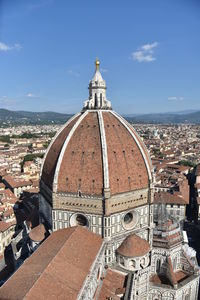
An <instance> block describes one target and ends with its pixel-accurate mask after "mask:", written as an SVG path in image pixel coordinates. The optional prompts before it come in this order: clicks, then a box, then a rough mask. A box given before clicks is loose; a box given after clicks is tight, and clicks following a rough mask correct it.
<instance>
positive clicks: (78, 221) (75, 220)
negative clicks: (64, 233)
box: [70, 214, 89, 227]
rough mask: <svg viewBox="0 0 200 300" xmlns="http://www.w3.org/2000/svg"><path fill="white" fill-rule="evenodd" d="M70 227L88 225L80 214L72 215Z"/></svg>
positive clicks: (84, 217)
mask: <svg viewBox="0 0 200 300" xmlns="http://www.w3.org/2000/svg"><path fill="white" fill-rule="evenodd" d="M70 225H71V226H78V225H79V226H83V227H86V226H88V225H89V222H88V219H87V217H86V216H84V215H82V214H74V215H73V216H72V217H71V219H70Z"/></svg>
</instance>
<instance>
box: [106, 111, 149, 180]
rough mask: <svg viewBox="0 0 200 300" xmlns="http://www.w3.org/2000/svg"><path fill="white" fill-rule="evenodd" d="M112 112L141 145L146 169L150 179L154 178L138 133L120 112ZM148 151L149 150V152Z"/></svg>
mask: <svg viewBox="0 0 200 300" xmlns="http://www.w3.org/2000/svg"><path fill="white" fill-rule="evenodd" d="M110 113H111V114H113V115H114V116H115V117H116V118H117V119H118V120H119V121H120V122H121V123H122V124H123V125H124V127H125V128H126V129H127V130H128V132H129V133H130V135H131V136H132V137H133V139H134V140H135V142H136V144H137V146H138V147H139V149H140V152H141V154H142V157H143V159H144V162H145V165H146V169H147V172H148V175H149V179H150V180H152V175H151V168H150V166H149V162H148V160H147V158H146V153H144V150H143V148H142V146H141V144H140V141H139V139H138V135H137V133H136V132H135V134H134V133H133V131H132V130H131V129H130V127H129V126H128V125H129V124H128V122H127V121H126V120H125V119H124V118H122V117H121V116H120V115H119V114H118V113H116V112H114V111H110ZM147 153H148V152H147Z"/></svg>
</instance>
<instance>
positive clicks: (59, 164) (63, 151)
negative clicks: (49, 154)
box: [53, 111, 88, 192]
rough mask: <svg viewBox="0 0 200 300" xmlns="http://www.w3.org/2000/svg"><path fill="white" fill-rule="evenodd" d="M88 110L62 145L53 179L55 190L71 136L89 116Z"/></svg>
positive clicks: (55, 190)
mask: <svg viewBox="0 0 200 300" xmlns="http://www.w3.org/2000/svg"><path fill="white" fill-rule="evenodd" d="M87 114H88V111H85V112H84V113H83V114H82V115H81V116H80V117H79V119H78V120H77V121H76V123H75V124H74V126H73V127H72V129H71V131H70V133H69V134H68V136H67V138H66V140H65V142H64V144H63V146H62V150H61V152H60V155H59V158H58V162H57V166H56V170H55V175H54V180H53V190H54V192H57V187H58V174H59V171H60V166H61V164H62V160H63V157H64V154H65V150H66V148H67V145H68V143H69V141H70V139H71V137H72V136H73V134H74V132H75V130H76V129H77V127H78V126H79V125H80V123H81V122H82V120H83V119H84V118H85V117H86V116H87Z"/></svg>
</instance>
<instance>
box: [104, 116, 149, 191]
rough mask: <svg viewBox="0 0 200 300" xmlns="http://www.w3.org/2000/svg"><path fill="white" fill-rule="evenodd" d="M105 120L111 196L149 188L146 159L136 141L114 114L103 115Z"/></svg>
mask: <svg viewBox="0 0 200 300" xmlns="http://www.w3.org/2000/svg"><path fill="white" fill-rule="evenodd" d="M103 118H104V127H105V133H106V137H107V139H106V141H107V150H108V167H109V178H110V190H111V194H118V193H123V192H129V191H132V190H137V189H142V188H146V187H148V173H147V169H146V166H145V162H144V158H143V157H142V154H141V151H140V149H139V147H138V145H137V144H136V142H135V140H134V139H133V137H132V136H131V134H130V133H129V131H128V130H127V128H125V126H124V125H123V124H122V123H121V122H120V121H119V120H118V119H117V118H116V117H115V116H114V115H113V114H112V113H107V112H105V113H103Z"/></svg>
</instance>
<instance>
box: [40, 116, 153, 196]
mask: <svg viewBox="0 0 200 300" xmlns="http://www.w3.org/2000/svg"><path fill="white" fill-rule="evenodd" d="M101 114H102V122H103V131H104V134H105V142H106V150H107V162H108V177H109V188H110V192H111V195H114V194H119V193H124V192H130V191H133V190H138V189H143V188H147V187H148V185H149V173H148V168H149V170H150V169H151V166H150V160H149V159H148V153H147V150H146V148H145V146H144V145H143V143H142V141H141V140H140V139H139V138H138V136H137V134H136V133H135V132H134V131H132V130H131V125H129V124H128V123H127V122H126V121H125V120H124V119H123V118H122V117H120V116H118V115H117V114H116V113H114V112H112V111H109V110H108V111H102V112H101ZM101 130H102V129H101V126H100V121H99V116H98V111H94V110H93V111H86V112H84V113H82V114H80V115H79V116H77V117H76V118H75V119H73V120H72V121H70V122H68V123H67V125H66V127H65V128H64V129H63V130H62V131H61V132H60V133H59V134H58V135H57V137H56V138H55V140H54V141H53V143H52V144H51V146H50V148H49V150H48V152H47V155H46V158H45V161H44V165H43V170H42V177H41V179H42V181H43V182H44V183H45V184H46V185H47V186H48V187H49V188H50V189H51V190H52V189H53V181H54V182H56V190H55V192H62V193H73V194H77V193H78V191H81V193H82V195H94V196H102V195H103V189H104V164H105V161H104V160H103V151H104V149H103V147H105V145H103V142H102V132H101ZM69 135H70V137H69V138H68V136H69ZM56 173H57V174H56Z"/></svg>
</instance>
